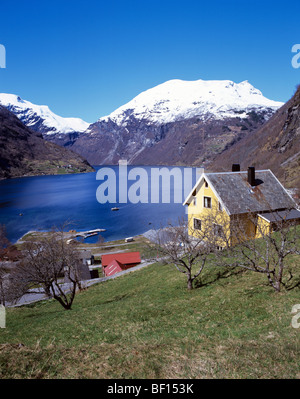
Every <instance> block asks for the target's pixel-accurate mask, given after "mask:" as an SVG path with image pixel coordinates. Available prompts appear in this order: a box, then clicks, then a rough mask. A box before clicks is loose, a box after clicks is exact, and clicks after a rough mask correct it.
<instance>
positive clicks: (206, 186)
mask: <svg viewBox="0 0 300 399" xmlns="http://www.w3.org/2000/svg"><path fill="white" fill-rule="evenodd" d="M204 185H205V188H208V183H207V181H206V180H204Z"/></svg>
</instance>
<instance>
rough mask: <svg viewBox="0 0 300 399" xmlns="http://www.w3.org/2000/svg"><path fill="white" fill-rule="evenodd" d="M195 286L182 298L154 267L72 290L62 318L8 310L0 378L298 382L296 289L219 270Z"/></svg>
mask: <svg viewBox="0 0 300 399" xmlns="http://www.w3.org/2000/svg"><path fill="white" fill-rule="evenodd" d="M292 262H295V260H293V261H292ZM221 274H222V273H221ZM202 283H203V285H202V287H200V288H196V289H194V290H193V291H191V292H188V291H187V290H186V282H185V280H184V276H183V275H182V274H180V273H178V272H177V271H176V270H175V269H174V267H173V266H172V265H164V266H162V265H160V264H154V265H152V266H149V267H147V268H145V269H143V270H140V271H136V272H133V273H130V274H128V275H125V276H122V277H119V278H117V279H115V280H110V281H108V282H105V283H101V284H98V285H95V286H93V287H91V288H89V289H88V290H86V291H84V292H81V293H80V294H78V295H77V296H76V298H75V302H74V305H73V310H71V311H65V310H63V308H62V307H60V305H59V304H58V303H57V302H55V301H45V302H42V303H37V304H35V305H31V306H26V307H22V308H14V309H12V308H10V309H8V310H7V328H6V329H0V378H299V377H300V370H299V344H300V339H299V338H300V329H295V328H293V327H292V326H291V318H292V315H291V309H292V306H293V305H295V304H297V303H300V299H299V298H300V296H299V289H295V290H293V291H289V292H282V293H280V294H277V293H275V291H274V290H273V289H271V288H270V287H269V286H268V285H266V279H265V277H264V276H261V275H257V274H254V273H249V272H238V273H237V272H235V273H233V272H232V273H228V272H227V273H225V274H223V275H221V276H220V269H218V270H213V269H207V271H206V272H205V273H204V276H203V279H202Z"/></svg>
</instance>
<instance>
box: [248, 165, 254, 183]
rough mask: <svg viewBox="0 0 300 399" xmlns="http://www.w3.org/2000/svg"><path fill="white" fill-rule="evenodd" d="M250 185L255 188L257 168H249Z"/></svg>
mask: <svg viewBox="0 0 300 399" xmlns="http://www.w3.org/2000/svg"><path fill="white" fill-rule="evenodd" d="M248 183H249V184H250V186H252V187H253V186H255V167H254V166H249V168H248Z"/></svg>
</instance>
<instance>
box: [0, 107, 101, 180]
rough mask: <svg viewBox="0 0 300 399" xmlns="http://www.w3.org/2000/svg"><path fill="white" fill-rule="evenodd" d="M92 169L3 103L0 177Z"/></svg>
mask: <svg viewBox="0 0 300 399" xmlns="http://www.w3.org/2000/svg"><path fill="white" fill-rule="evenodd" d="M92 170H93V168H92V167H91V166H90V165H89V164H88V163H87V162H86V161H85V160H84V159H82V158H81V157H80V156H79V155H77V154H75V153H73V152H71V151H69V150H67V149H65V148H61V147H59V146H57V145H55V144H53V143H49V142H47V141H45V140H44V139H43V137H42V135H41V134H40V133H36V132H33V131H32V130H30V129H29V128H28V127H26V126H25V125H24V124H23V123H22V122H21V121H20V120H19V119H18V118H17V117H16V116H15V115H14V114H13V113H12V112H10V111H8V110H7V109H6V108H4V107H2V106H0V178H8V177H19V176H24V175H26V176H29V175H40V174H43V175H44V174H58V173H74V172H90V171H92Z"/></svg>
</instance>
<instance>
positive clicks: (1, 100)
mask: <svg viewBox="0 0 300 399" xmlns="http://www.w3.org/2000/svg"><path fill="white" fill-rule="evenodd" d="M0 105H3V106H4V107H5V108H7V109H8V110H9V111H12V112H13V113H14V114H15V115H16V116H17V117H18V118H19V119H20V120H21V122H23V123H24V125H26V126H28V127H29V128H30V129H32V130H34V131H36V132H39V133H43V134H44V135H48V134H50V135H52V134H55V133H63V134H67V133H74V132H83V131H85V130H86V129H87V128H88V126H89V123H87V122H85V121H83V120H82V119H80V118H62V117H61V116H58V115H56V114H54V113H53V112H52V111H51V110H50V109H49V107H48V106H46V105H36V104H32V103H31V102H30V101H26V100H23V99H22V98H20V97H19V96H16V95H14V94H6V93H0Z"/></svg>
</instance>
